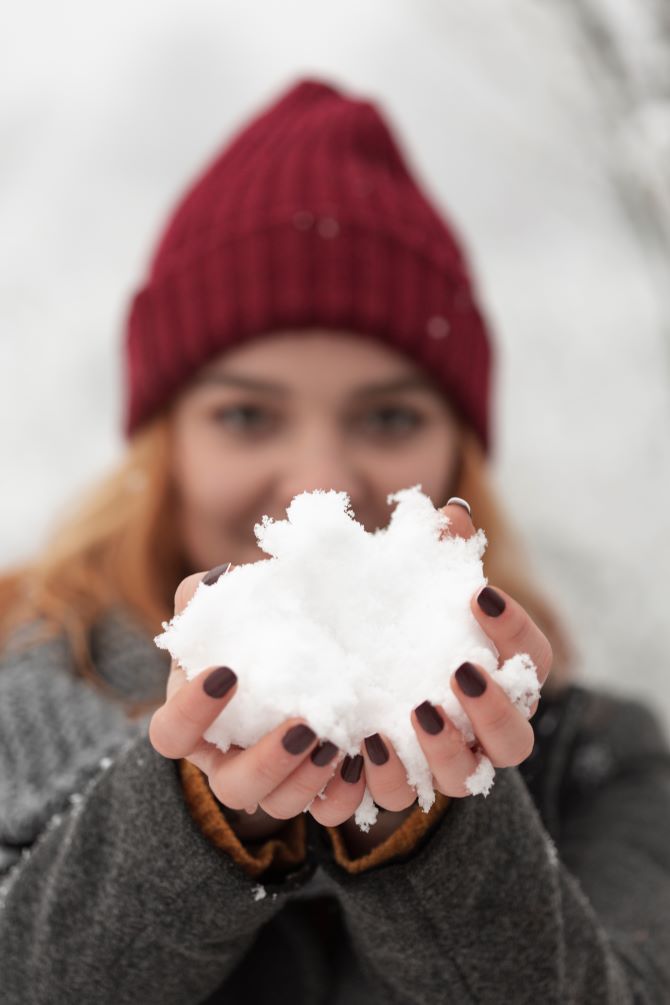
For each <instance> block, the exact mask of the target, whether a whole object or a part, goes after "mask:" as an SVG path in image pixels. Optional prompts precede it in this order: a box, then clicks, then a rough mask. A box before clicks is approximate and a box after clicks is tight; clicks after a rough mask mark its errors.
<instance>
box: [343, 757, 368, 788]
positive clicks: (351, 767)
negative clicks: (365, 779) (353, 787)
mask: <svg viewBox="0 0 670 1005" xmlns="http://www.w3.org/2000/svg"><path fill="white" fill-rule="evenodd" d="M362 770H363V757H362V755H361V754H356V756H355V757H349V754H347V755H346V757H345V758H344V760H343V761H342V767H341V768H340V774H341V775H342V778H343V779H344V780H345V782H357V781H358V779H359V778H360V777H361V771H362Z"/></svg>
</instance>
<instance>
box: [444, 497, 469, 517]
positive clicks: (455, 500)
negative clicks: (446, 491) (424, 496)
mask: <svg viewBox="0 0 670 1005" xmlns="http://www.w3.org/2000/svg"><path fill="white" fill-rule="evenodd" d="M454 503H455V504H456V506H462V507H463V509H466V510H467V511H468V513H469V514H470V516H472V510H471V509H470V503H467V502H466V501H465V499H460V498H459V497H458V496H452V497H451V499H447V501H446V503H445V505H446V506H451V505H452V504H454Z"/></svg>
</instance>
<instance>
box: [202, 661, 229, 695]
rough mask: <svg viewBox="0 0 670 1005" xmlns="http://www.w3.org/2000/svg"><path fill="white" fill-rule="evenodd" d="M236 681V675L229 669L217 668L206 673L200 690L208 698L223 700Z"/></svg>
mask: <svg viewBox="0 0 670 1005" xmlns="http://www.w3.org/2000/svg"><path fill="white" fill-rule="evenodd" d="M236 681H237V674H236V673H234V671H232V670H231V669H230V667H217V668H216V670H212V672H211V673H208V674H207V676H206V677H205V679H204V681H203V683H202V689H203V691H204V692H205V694H208V695H209V696H210V698H223V696H224V694H227V693H228V691H230V689H231V687H233V685H234V684H235V682H236Z"/></svg>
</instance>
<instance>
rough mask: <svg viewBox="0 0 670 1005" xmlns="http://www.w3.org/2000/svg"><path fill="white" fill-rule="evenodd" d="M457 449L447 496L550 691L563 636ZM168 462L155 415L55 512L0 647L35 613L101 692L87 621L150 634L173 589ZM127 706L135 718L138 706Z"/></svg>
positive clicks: (8, 593)
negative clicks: (468, 522)
mask: <svg viewBox="0 0 670 1005" xmlns="http://www.w3.org/2000/svg"><path fill="white" fill-rule="evenodd" d="M461 447H462V450H461V457H460V465H459V469H458V472H457V475H456V481H455V483H454V484H455V491H453V486H452V494H455V495H458V496H460V497H462V498H464V499H466V500H467V501H468V502H469V503H470V505H471V507H472V518H473V521H474V523H475V526H476V527H481V528H482V529H483V530H484V532H485V534H486V537H487V540H488V547H487V550H486V553H485V555H484V573H485V575H486V576H487V578H488V580H489V582H490V583H491V585H492V586H500V587H501V588H502V589H503V590H505V592H507V593H509V594H510V596H512V597H513V598H514V599H515V600H516V601H518V602H519V603H520V604H521V605H522V606H523V607H524V608H525V609H526V610H527V611H528V613H529V614H530V616H531V617H532V618H533V620H534V621H535V622H536V624H537V625H538V626H539V627H540V629H541V630H542V631H543V632H544V634H545V635H546V636H547V638H548V639H549V642H550V643H551V646H552V648H553V653H554V662H553V667H552V672H551V673H550V675H549V677H548V679H547V682H546V684H545V685H544V688H543V693H546V692H547V690H550V691H556V690H558V689H559V688H560V687H561V686H562V685H563V684H565V683H567V681H568V679H569V677H570V676H571V674H572V670H573V656H574V651H573V647H572V643H571V640H570V638H569V636H568V633H567V631H566V629H565V627H564V625H563V623H562V621H561V619H560V617H559V615H558V612H557V610H556V609H555V607H554V605H553V604H552V603H550V602H549V600H548V599H547V598H546V596H545V595H544V594H543V593H542V592H541V591H540V589H539V588H538V586H537V583H536V582H535V581H534V578H533V576H532V574H531V571H530V567H529V562H528V558H527V555H526V554H525V551H524V547H523V544H522V541H521V539H520V537H519V535H518V534H517V532H516V531H515V530H514V529H513V527H512V524H511V521H510V520H509V519H508V518H507V516H506V514H505V513H504V511H503V507H502V505H501V502H500V500H499V498H498V496H497V494H496V492H495V490H494V488H493V485H492V480H491V474H490V471H489V468H488V464H487V461H486V457H485V455H484V453H483V450H482V448H481V446H480V445H479V441H478V440H477V438H476V436H475V435H474V433H472V432H471V431H470V430H469V429H468V428H467V427H465V426H463V425H461ZM169 458H170V425H169V418H168V415H167V414H166V413H162V414H161V415H159V416H158V417H157V418H155V419H154V420H153V421H151V422H150V423H148V424H147V425H146V426H145V427H143V428H142V429H140V430H139V431H138V432H137V433H136V434H135V435H134V436H133V437H132V439H131V441H130V443H129V445H128V448H127V450H126V453H125V455H124V456H123V458H122V460H121V462H120V463H119V464H118V465H117V467H116V468H115V469H114V470H113V471H112V472H111V473H110V474H109V475H108V476H107V477H106V478H105V479H104V480H103V481H101V482H100V483H99V484H97V485H95V486H93V487H92V489H91V490H90V491H89V492H88V493H87V494H86V495H85V496H84V498H82V499H80V500H79V501H78V503H77V505H76V506H75V507H74V508H72V510H71V511H70V512H66V513H65V514H64V515H63V517H62V518H61V519H60V521H59V524H58V526H57V527H56V528H55V529H54V530H53V531H52V533H51V536H50V539H49V541H48V543H47V544H46V546H45V547H44V548H43V550H42V551H41V553H40V554H39V555H38V556H37V557H36V558H35V559H34V560H32V561H30V562H28V563H25V564H23V565H21V566H19V567H15V568H12V569H9V570H7V571H6V572H5V573H4V574H3V575H1V576H0V612H2V613H1V614H0V646H3V645H5V644H6V643H7V641H8V640H9V637H10V635H11V634H12V633H13V631H14V629H16V628H18V627H20V626H21V625H23V624H24V623H25V624H29V623H31V622H33V621H35V620H36V619H39V621H38V624H39V631H38V637H39V638H42V637H51V636H53V635H56V634H60V633H63V632H64V633H65V635H66V636H67V638H68V640H69V642H70V644H71V646H72V650H73V654H74V659H75V668H74V669H75V672H76V673H78V674H79V675H81V676H84V677H87V678H88V679H89V680H91V682H93V683H94V684H96V685H97V686H99V687H101V688H102V690H107V691H108V690H109V689H108V688H107V687H106V686H105V685H104V683H103V682H102V680H101V678H100V677H99V676H98V675H97V673H96V670H95V666H94V665H93V662H92V659H91V655H90V651H89V644H88V638H89V631H90V629H91V628H92V626H93V624H94V623H95V621H96V620H97V619H98V618H99V617H100V616H101V615H103V614H104V612H105V611H107V610H108V609H109V608H111V607H116V606H118V605H121V606H122V607H123V608H124V609H126V610H127V612H128V613H129V614H130V615H131V616H133V617H134V619H135V621H136V622H137V624H138V625H139V626H140V627H141V628H142V629H143V630H145V631H146V633H147V635H148V636H150V637H153V636H154V635H156V634H157V633H158V632H159V631H160V630H161V624H162V622H163V621H167V620H169V619H170V618H171V617H172V615H173V611H174V608H173V600H174V593H175V590H176V588H177V586H178V584H179V582H180V580H181V579H182V578H183V577H184V576H185V575H186V574H187V572H188V571H189V570H187V569H186V568H185V566H184V558H183V555H181V554H180V551H179V546H178V544H177V542H178V534H177V529H176V519H175V514H176V508H175V498H174V486H173V485H172V480H171V476H170V463H169ZM445 502H446V499H445V500H444V501H443V502H442V503H440V505H443V504H444V503H445ZM128 708H130V706H128ZM134 709H135V711H134V712H133V713H132V714H139V712H140V711H144V710H145V706H144V705H139V704H138V705H135V706H134Z"/></svg>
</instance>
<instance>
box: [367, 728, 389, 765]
mask: <svg viewBox="0 0 670 1005" xmlns="http://www.w3.org/2000/svg"><path fill="white" fill-rule="evenodd" d="M365 749H366V750H367V752H368V757H369V758H370V760H371V761H372V763H373V764H386V762H387V761H388V759H389V752H388V747H387V746H386V744H385V743H384V741H383V740H382V738H381V736H380V735H379V733H373V734H372V735H371V736H366V737H365Z"/></svg>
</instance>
